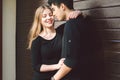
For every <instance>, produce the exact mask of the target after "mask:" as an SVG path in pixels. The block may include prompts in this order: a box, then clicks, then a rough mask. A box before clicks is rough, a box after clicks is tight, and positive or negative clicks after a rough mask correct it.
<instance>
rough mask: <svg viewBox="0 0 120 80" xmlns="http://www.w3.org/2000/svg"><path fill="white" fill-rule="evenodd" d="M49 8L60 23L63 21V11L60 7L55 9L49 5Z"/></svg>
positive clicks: (54, 6)
mask: <svg viewBox="0 0 120 80" xmlns="http://www.w3.org/2000/svg"><path fill="white" fill-rule="evenodd" d="M51 8H52V10H53V15H54V16H55V17H56V18H57V19H58V20H59V21H62V20H65V11H64V10H63V8H62V7H61V6H60V7H57V6H56V5H54V4H52V5H51Z"/></svg>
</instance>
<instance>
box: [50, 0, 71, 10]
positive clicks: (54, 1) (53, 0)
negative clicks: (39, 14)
mask: <svg viewBox="0 0 120 80" xmlns="http://www.w3.org/2000/svg"><path fill="white" fill-rule="evenodd" d="M61 3H63V4H64V5H66V6H67V8H69V9H73V0H48V4H49V5H52V4H54V5H56V6H58V7H60V5H61Z"/></svg>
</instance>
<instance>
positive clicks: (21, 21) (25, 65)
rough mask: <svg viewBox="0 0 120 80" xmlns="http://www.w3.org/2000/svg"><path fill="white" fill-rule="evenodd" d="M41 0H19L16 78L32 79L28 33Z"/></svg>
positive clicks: (18, 79)
mask: <svg viewBox="0 0 120 80" xmlns="http://www.w3.org/2000/svg"><path fill="white" fill-rule="evenodd" d="M40 3H41V2H40V0H17V17H16V22H17V23H16V24H17V25H16V80H32V75H33V74H32V71H33V70H32V66H31V56H30V55H31V54H30V52H29V50H27V49H26V48H27V46H26V44H27V35H28V31H29V29H30V27H31V24H32V21H33V16H34V12H35V9H36V7H37V6H38V5H39V4H40Z"/></svg>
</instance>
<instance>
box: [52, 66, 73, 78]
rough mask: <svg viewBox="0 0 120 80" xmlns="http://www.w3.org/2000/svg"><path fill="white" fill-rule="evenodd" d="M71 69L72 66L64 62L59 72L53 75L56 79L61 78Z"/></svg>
mask: <svg viewBox="0 0 120 80" xmlns="http://www.w3.org/2000/svg"><path fill="white" fill-rule="evenodd" d="M71 70H72V68H70V67H68V66H66V65H65V64H63V65H62V67H61V68H60V69H59V70H58V72H57V73H56V74H55V75H54V76H53V78H54V80H60V79H61V78H63V77H64V76H65V75H66V74H68V73H69V72H70V71H71Z"/></svg>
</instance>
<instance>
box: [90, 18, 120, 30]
mask: <svg viewBox="0 0 120 80" xmlns="http://www.w3.org/2000/svg"><path fill="white" fill-rule="evenodd" d="M92 22H93V24H94V25H95V26H96V27H97V28H98V29H120V18H111V19H94V20H92Z"/></svg>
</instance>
